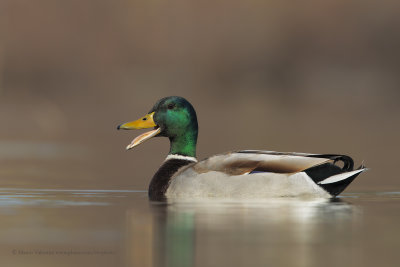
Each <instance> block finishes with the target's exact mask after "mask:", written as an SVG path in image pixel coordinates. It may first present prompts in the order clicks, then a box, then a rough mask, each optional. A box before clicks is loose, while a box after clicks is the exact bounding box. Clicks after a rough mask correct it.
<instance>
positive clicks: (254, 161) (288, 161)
mask: <svg viewBox="0 0 400 267" xmlns="http://www.w3.org/2000/svg"><path fill="white" fill-rule="evenodd" d="M332 160H335V158H331V157H324V156H321V157H318V155H317V154H305V153H282V152H274V151H258V150H244V151H237V152H230V153H226V154H220V155H215V156H212V157H210V158H208V159H205V160H203V161H200V162H198V163H196V164H194V165H193V166H192V168H193V170H194V171H196V172H197V173H205V172H208V171H219V172H224V173H226V174H229V175H241V174H246V173H250V172H252V171H261V172H272V173H295V172H300V171H303V170H306V169H308V168H310V167H313V166H316V165H320V164H323V163H326V162H329V161H332Z"/></svg>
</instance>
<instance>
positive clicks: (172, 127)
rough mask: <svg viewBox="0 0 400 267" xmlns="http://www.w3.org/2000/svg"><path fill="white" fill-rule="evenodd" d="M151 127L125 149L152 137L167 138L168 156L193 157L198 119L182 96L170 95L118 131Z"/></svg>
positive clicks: (120, 127)
mask: <svg viewBox="0 0 400 267" xmlns="http://www.w3.org/2000/svg"><path fill="white" fill-rule="evenodd" d="M145 128H154V129H153V130H152V131H149V132H146V133H144V134H141V135H139V136H138V137H136V138H135V139H134V140H133V141H132V142H131V143H130V144H129V145H128V146H127V147H126V149H131V148H133V147H135V146H137V145H139V144H141V143H143V142H144V141H146V140H148V139H150V138H152V137H155V136H164V137H168V138H169V140H170V143H171V148H170V151H169V154H178V155H184V156H191V157H195V156H196V143H197V134H198V126H197V116H196V112H195V111H194V108H193V106H192V105H191V104H190V103H189V102H188V101H187V100H186V99H184V98H183V97H179V96H170V97H165V98H162V99H160V100H159V101H157V103H156V104H155V105H154V107H153V108H152V109H151V110H150V111H149V113H148V114H146V115H145V116H144V117H142V118H140V119H138V120H136V121H132V122H127V123H124V124H121V125H119V126H118V129H124V130H132V129H145Z"/></svg>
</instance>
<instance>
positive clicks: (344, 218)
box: [130, 198, 357, 266]
mask: <svg viewBox="0 0 400 267" xmlns="http://www.w3.org/2000/svg"><path fill="white" fill-rule="evenodd" d="M150 206H151V209H152V210H153V212H152V214H153V217H152V219H151V224H152V228H153V229H152V231H151V232H152V233H151V236H152V242H151V243H152V244H151V246H150V247H149V249H151V252H150V253H148V256H149V257H150V259H149V260H148V262H151V264H149V265H153V266H243V265H247V266H265V264H267V263H278V264H285V265H287V266H289V265H292V266H293V264H295V265H296V266H310V265H309V264H315V263H318V262H319V263H321V264H322V263H323V257H324V256H323V255H324V254H323V253H322V254H321V255H320V256H318V255H316V254H315V246H318V245H324V246H326V245H328V246H329V248H331V249H332V250H331V252H330V253H332V252H333V253H339V252H341V251H344V250H345V249H346V245H344V246H343V244H349V242H351V234H350V235H349V233H351V229H352V227H353V222H354V220H355V219H356V217H357V216H356V214H357V212H356V209H355V207H354V206H352V205H350V204H348V203H346V202H344V201H341V200H340V199H297V198H296V199H295V198H293V199H287V198H280V199H268V200H249V201H240V202H239V201H235V200H228V199H226V200H218V201H216V200H209V201H205V200H201V201H183V200H165V201H163V202H151V203H150ZM131 219H132V220H131V221H134V220H137V217H136V218H131ZM343 230H345V231H343ZM339 240H340V241H339ZM130 251H132V250H130ZM315 261H317V262H315ZM245 263H246V264H245Z"/></svg>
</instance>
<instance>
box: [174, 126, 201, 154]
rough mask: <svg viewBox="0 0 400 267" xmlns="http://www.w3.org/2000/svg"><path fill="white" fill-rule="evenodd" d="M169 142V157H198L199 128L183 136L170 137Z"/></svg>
mask: <svg viewBox="0 0 400 267" xmlns="http://www.w3.org/2000/svg"><path fill="white" fill-rule="evenodd" d="M169 141H170V150H169V153H168V154H169V155H181V156H188V157H194V158H195V157H196V144H197V127H196V129H193V130H189V131H187V132H185V134H183V135H179V136H174V137H170V138H169Z"/></svg>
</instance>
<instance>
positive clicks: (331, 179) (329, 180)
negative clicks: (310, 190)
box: [318, 169, 366, 184]
mask: <svg viewBox="0 0 400 267" xmlns="http://www.w3.org/2000/svg"><path fill="white" fill-rule="evenodd" d="M365 170H366V169H360V170H355V171H351V172H345V173H341V174H337V175H334V176H331V177H329V178H326V179H325V180H322V181H321V182H319V183H318V184H332V183H336V182H339V181H342V180H345V179H347V178H349V177H351V176H353V175H355V174H358V173H360V172H363V171H365Z"/></svg>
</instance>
